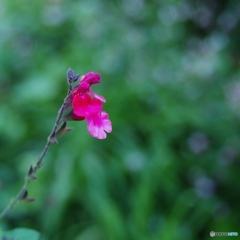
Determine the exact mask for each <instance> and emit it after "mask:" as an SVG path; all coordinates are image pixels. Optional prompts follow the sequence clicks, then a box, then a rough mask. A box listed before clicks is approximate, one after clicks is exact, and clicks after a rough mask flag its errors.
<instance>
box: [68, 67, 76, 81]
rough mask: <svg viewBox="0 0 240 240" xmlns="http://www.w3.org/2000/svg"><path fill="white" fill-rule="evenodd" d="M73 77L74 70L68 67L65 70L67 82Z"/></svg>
mask: <svg viewBox="0 0 240 240" xmlns="http://www.w3.org/2000/svg"><path fill="white" fill-rule="evenodd" d="M73 78H74V71H73V70H72V69H71V68H69V69H68V71H67V79H68V81H69V82H72V80H73Z"/></svg>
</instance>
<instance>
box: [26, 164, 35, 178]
mask: <svg viewBox="0 0 240 240" xmlns="http://www.w3.org/2000/svg"><path fill="white" fill-rule="evenodd" d="M27 176H28V177H29V178H30V179H32V180H35V179H37V176H36V174H35V171H34V168H33V167H32V165H31V166H30V168H29V171H28V175H27Z"/></svg>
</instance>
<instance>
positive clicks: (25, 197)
mask: <svg viewBox="0 0 240 240" xmlns="http://www.w3.org/2000/svg"><path fill="white" fill-rule="evenodd" d="M19 200H21V201H24V202H33V201H35V198H32V197H29V196H28V190H27V189H25V188H24V189H23V193H22V196H21V197H20V198H19Z"/></svg>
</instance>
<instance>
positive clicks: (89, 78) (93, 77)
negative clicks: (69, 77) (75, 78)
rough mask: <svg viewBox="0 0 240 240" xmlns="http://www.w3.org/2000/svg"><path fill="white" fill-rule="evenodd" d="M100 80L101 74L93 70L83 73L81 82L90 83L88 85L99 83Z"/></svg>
mask: <svg viewBox="0 0 240 240" xmlns="http://www.w3.org/2000/svg"><path fill="white" fill-rule="evenodd" d="M100 81H101V76H100V75H99V74H98V73H95V72H89V73H87V74H86V75H84V77H83V79H82V82H87V83H89V84H90V86H91V85H92V84H96V83H100Z"/></svg>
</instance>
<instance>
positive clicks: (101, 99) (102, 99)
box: [89, 89, 106, 102]
mask: <svg viewBox="0 0 240 240" xmlns="http://www.w3.org/2000/svg"><path fill="white" fill-rule="evenodd" d="M89 93H90V94H92V96H94V97H95V98H97V99H99V100H100V101H101V102H106V99H105V98H104V97H103V96H100V95H97V94H96V93H95V92H94V91H92V90H91V89H89Z"/></svg>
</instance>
